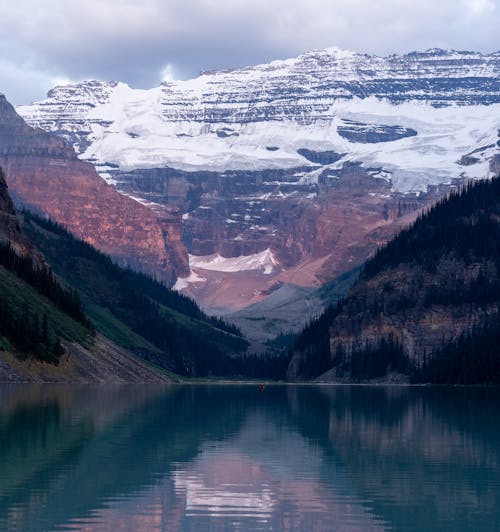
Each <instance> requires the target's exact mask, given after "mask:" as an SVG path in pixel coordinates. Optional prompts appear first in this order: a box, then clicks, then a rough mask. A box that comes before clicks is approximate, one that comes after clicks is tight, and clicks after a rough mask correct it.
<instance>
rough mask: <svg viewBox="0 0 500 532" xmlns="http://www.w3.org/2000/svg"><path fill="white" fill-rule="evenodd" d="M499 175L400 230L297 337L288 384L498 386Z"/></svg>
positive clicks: (452, 198) (468, 189)
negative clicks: (384, 382) (297, 381)
mask: <svg viewBox="0 0 500 532" xmlns="http://www.w3.org/2000/svg"><path fill="white" fill-rule="evenodd" d="M499 272H500V177H496V178H494V179H492V180H490V181H480V182H477V183H476V184H469V185H468V186H467V187H465V188H464V189H463V190H462V191H460V192H458V193H455V194H452V195H451V196H449V197H448V198H446V199H444V200H442V201H441V202H439V203H438V205H437V206H435V207H434V208H433V209H431V210H430V211H429V212H427V213H426V214H424V215H422V216H421V217H419V219H418V220H417V221H416V222H415V223H414V224H413V226H412V227H411V228H409V229H407V230H404V231H402V232H401V233H400V234H399V235H398V236H397V237H395V238H394V239H393V240H392V241H391V242H389V243H388V244H387V245H386V246H384V247H382V248H381V249H380V250H379V251H378V252H377V254H376V255H375V256H374V257H373V258H372V259H370V260H369V261H368V262H367V263H366V264H365V265H364V268H363V271H362V273H361V275H360V278H359V279H358V281H357V282H356V283H355V284H354V286H353V287H352V288H351V290H350V292H349V294H348V296H347V297H346V298H345V299H344V300H342V301H341V302H340V303H338V304H336V305H334V306H332V307H331V308H329V309H328V310H327V311H326V312H325V313H324V314H323V315H322V316H320V317H319V318H318V319H317V320H314V321H313V322H311V324H310V325H309V326H308V327H306V328H305V329H304V331H303V332H302V333H301V334H300V335H299V336H298V338H297V340H296V342H295V346H294V349H293V357H292V360H291V362H290V364H289V367H288V375H289V377H290V378H315V377H319V379H320V380H322V381H327V382H331V381H348V382H349V381H351V382H352V381H355V382H359V381H370V380H373V379H383V380H388V379H389V380H390V379H397V380H401V379H403V380H404V379H408V378H409V379H410V380H412V381H414V382H437V383H462V384H471V383H491V382H494V383H498V382H500V358H499V352H498V345H499V341H500V275H499Z"/></svg>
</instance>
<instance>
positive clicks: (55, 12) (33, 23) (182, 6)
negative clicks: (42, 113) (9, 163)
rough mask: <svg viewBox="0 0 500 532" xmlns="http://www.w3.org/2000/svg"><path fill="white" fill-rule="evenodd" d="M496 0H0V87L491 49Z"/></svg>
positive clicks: (33, 92) (497, 38)
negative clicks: (325, 58) (330, 50)
mask: <svg viewBox="0 0 500 532" xmlns="http://www.w3.org/2000/svg"><path fill="white" fill-rule="evenodd" d="M499 28H500V0H13V1H8V0H2V2H1V5H0V50H1V52H2V53H1V54H0V92H3V93H5V94H6V95H7V97H8V98H9V100H10V101H12V102H13V103H15V104H20V103H29V102H30V101H33V100H37V99H42V98H43V97H44V96H45V93H46V92H47V90H48V89H50V88H51V87H53V86H54V85H56V84H59V83H65V82H69V81H81V80H84V79H101V80H106V81H108V80H121V81H126V82H127V83H129V84H130V85H132V86H134V87H142V88H146V87H152V86H155V85H158V84H159V83H160V81H161V80H162V79H165V78H178V79H186V78H189V77H193V76H196V75H197V74H198V73H199V72H200V71H201V70H211V69H220V68H230V67H238V66H246V65H251V64H257V63H262V62H266V61H270V60H273V59H278V58H287V57H293V56H295V55H298V54H299V53H301V52H304V51H308V50H313V49H318V48H325V47H327V46H339V47H341V48H348V49H351V50H355V51H359V52H367V53H374V54H378V55H386V54H390V53H393V52H409V51H413V50H423V49H427V48H433V47H440V48H454V49H460V50H478V51H481V52H493V51H497V50H498V49H500V33H499Z"/></svg>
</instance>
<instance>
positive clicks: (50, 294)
mask: <svg viewBox="0 0 500 532" xmlns="http://www.w3.org/2000/svg"><path fill="white" fill-rule="evenodd" d="M168 380H170V379H169V378H168V377H167V376H166V375H165V374H163V373H161V372H159V371H157V370H156V369H154V368H153V367H151V366H150V365H148V364H145V363H144V362H142V361H141V360H140V359H138V358H137V357H135V356H134V355H132V354H131V353H130V352H129V351H127V350H126V349H122V348H119V347H118V346H117V345H116V344H114V343H113V342H111V341H110V340H109V339H108V338H105V337H104V336H103V335H101V334H96V333H95V331H94V328H93V326H92V325H91V323H90V322H89V320H88V318H87V316H86V315H85V313H84V311H83V309H82V306H81V301H80V298H79V297H78V295H77V293H76V292H75V291H74V289H72V288H70V287H67V286H64V285H62V284H61V283H60V281H59V280H58V279H57V278H56V277H55V276H54V275H53V272H52V270H51V268H50V267H49V266H48V265H47V263H46V261H45V259H44V258H43V256H42V255H41V254H40V252H39V251H38V250H37V249H36V248H35V246H34V245H33V243H32V242H31V240H30V239H29V238H28V237H27V236H26V234H25V233H24V232H23V231H22V230H21V224H20V221H19V219H18V217H17V214H16V212H15V209H14V206H13V203H12V200H11V198H10V196H9V194H8V191H7V184H6V182H5V177H4V173H3V170H1V169H0V382H6V381H7V382H47V381H48V382H145V381H148V382H166V381H168Z"/></svg>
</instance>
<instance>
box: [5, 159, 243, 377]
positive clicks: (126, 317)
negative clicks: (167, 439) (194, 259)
mask: <svg viewBox="0 0 500 532" xmlns="http://www.w3.org/2000/svg"><path fill="white" fill-rule="evenodd" d="M246 347H247V342H246V341H245V340H244V339H243V338H242V336H241V333H240V332H239V331H238V330H237V329H236V328H235V327H234V326H231V325H228V324H226V323H225V322H223V321H222V320H220V319H217V318H209V317H208V316H206V315H205V314H203V312H201V310H200V309H199V308H198V306H197V305H196V303H194V302H193V301H192V300H190V299H188V298H187V297H185V296H183V295H181V294H178V293H177V292H174V291H172V290H169V289H168V288H166V286H165V285H163V284H161V283H160V282H159V281H156V280H153V279H152V278H150V277H147V276H146V275H144V274H141V273H139V272H136V271H133V270H130V269H125V268H122V267H120V266H118V265H117V264H116V263H114V262H113V261H112V260H111V258H110V257H109V256H107V255H104V254H103V253H101V252H99V251H97V250H96V249H95V248H93V247H92V246H91V245H90V244H88V243H86V242H83V241H81V240H78V239H77V238H75V237H74V236H73V235H71V234H70V233H69V232H67V231H66V230H65V229H64V228H63V227H62V226H60V225H58V224H55V223H54V222H52V221H50V220H47V219H45V218H40V217H39V216H37V215H35V214H33V213H30V212H29V211H24V212H23V213H22V215H21V217H19V216H18V215H17V213H16V210H15V208H14V205H13V202H12V200H11V198H10V196H9V194H8V187H7V184H6V181H5V176H4V172H3V170H2V169H1V168H0V382H2V381H14V382H19V381H21V382H22V381H28V382H32V381H34V382H45V381H57V382H60V381H63V382H165V381H169V380H171V379H172V378H178V377H177V375H171V374H169V373H170V372H175V373H176V374H181V375H185V376H206V375H208V374H210V373H216V374H218V375H232V373H233V372H234V371H235V364H236V362H234V361H233V359H232V358H231V356H238V355H240V356H241V355H242V354H244V353H245V351H246ZM159 368H161V370H160V369H159Z"/></svg>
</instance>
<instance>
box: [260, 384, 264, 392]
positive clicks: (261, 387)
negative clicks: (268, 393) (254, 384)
mask: <svg viewBox="0 0 500 532" xmlns="http://www.w3.org/2000/svg"><path fill="white" fill-rule="evenodd" d="M264 388H265V386H264V384H261V385H260V391H261V392H263V391H264Z"/></svg>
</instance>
